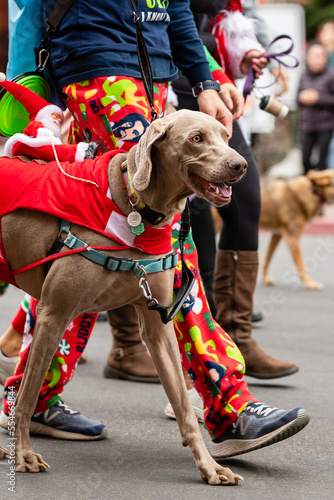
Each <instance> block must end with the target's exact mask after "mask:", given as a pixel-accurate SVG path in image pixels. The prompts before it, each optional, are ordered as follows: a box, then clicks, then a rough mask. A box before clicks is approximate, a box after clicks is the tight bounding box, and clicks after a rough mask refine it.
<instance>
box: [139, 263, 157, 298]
mask: <svg viewBox="0 0 334 500" xmlns="http://www.w3.org/2000/svg"><path fill="white" fill-rule="evenodd" d="M144 272H145V271H144ZM145 275H146V272H145ZM139 288H140V289H141V291H142V292H143V295H144V297H145V299H146V300H147V305H153V304H159V302H158V301H157V299H154V298H153V296H152V292H151V289H150V285H149V284H148V281H147V279H146V276H142V277H141V278H140V280H139Z"/></svg>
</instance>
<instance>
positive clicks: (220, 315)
mask: <svg viewBox="0 0 334 500" xmlns="http://www.w3.org/2000/svg"><path fill="white" fill-rule="evenodd" d="M257 271H258V253H257V252H256V251H233V250H218V252H217V255H216V263H215V277H214V284H213V292H214V300H215V304H216V308H217V313H216V321H217V322H218V323H219V324H220V325H221V326H222V327H223V328H224V330H226V331H227V333H228V334H229V335H230V336H231V338H232V339H233V340H234V342H235V343H236V344H237V346H238V347H239V349H240V351H241V354H242V355H243V357H244V359H245V363H246V375H249V376H251V377H255V378H261V379H272V378H278V377H285V376H287V375H292V374H293V373H296V372H297V371H298V367H297V366H296V365H295V364H294V363H292V362H291V361H279V360H277V359H274V358H272V357H271V356H269V354H267V353H266V352H264V351H263V350H262V349H261V348H260V347H259V346H258V344H257V343H256V341H255V340H254V339H253V338H252V322H251V315H252V311H253V295H254V291H255V286H256V278H257Z"/></svg>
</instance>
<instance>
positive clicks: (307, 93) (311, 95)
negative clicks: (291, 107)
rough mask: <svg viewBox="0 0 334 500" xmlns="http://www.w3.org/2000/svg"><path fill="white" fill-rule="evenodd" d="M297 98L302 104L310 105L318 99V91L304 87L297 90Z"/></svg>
mask: <svg viewBox="0 0 334 500" xmlns="http://www.w3.org/2000/svg"><path fill="white" fill-rule="evenodd" d="M298 98H299V100H300V102H301V103H302V104H305V105H306V106H312V105H313V104H315V103H316V102H317V101H318V99H319V93H318V91H317V90H315V89H305V90H302V91H301V92H299V94H298Z"/></svg>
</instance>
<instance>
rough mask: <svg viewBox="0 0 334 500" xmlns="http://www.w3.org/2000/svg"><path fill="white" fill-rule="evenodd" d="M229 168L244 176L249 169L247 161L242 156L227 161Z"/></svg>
mask: <svg viewBox="0 0 334 500" xmlns="http://www.w3.org/2000/svg"><path fill="white" fill-rule="evenodd" d="M227 166H228V167H229V168H230V169H231V170H233V172H235V173H236V174H242V173H243V172H244V171H245V170H246V168H247V161H246V160H245V158H243V157H242V156H239V157H238V158H231V159H230V160H227Z"/></svg>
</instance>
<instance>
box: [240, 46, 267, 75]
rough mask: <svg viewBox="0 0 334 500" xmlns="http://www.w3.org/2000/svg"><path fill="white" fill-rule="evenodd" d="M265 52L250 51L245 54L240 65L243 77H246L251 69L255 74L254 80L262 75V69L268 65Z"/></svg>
mask: <svg viewBox="0 0 334 500" xmlns="http://www.w3.org/2000/svg"><path fill="white" fill-rule="evenodd" d="M265 55H266V52H260V51H259V50H250V51H248V52H246V54H245V55H244V58H243V60H242V61H241V64H240V70H241V72H242V73H243V74H244V75H248V73H249V72H250V70H251V68H253V70H254V72H255V78H259V76H260V75H262V73H263V71H262V70H263V69H264V68H265V67H266V66H267V64H268V63H269V59H267V58H266V57H265Z"/></svg>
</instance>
